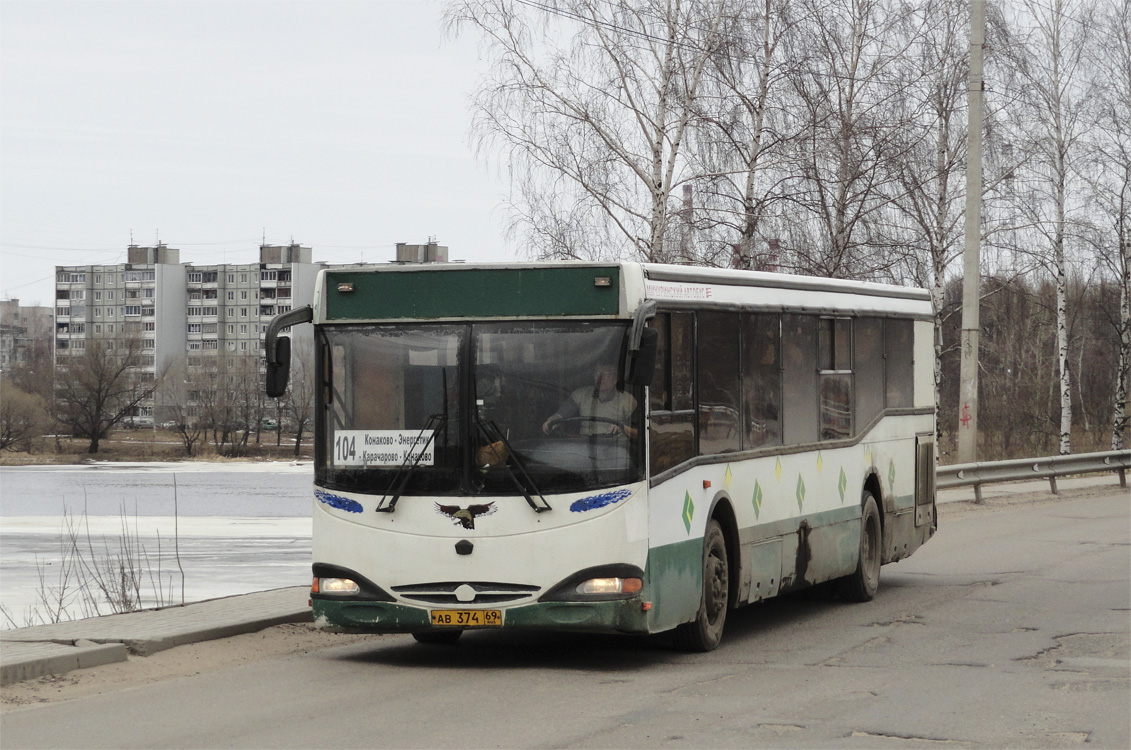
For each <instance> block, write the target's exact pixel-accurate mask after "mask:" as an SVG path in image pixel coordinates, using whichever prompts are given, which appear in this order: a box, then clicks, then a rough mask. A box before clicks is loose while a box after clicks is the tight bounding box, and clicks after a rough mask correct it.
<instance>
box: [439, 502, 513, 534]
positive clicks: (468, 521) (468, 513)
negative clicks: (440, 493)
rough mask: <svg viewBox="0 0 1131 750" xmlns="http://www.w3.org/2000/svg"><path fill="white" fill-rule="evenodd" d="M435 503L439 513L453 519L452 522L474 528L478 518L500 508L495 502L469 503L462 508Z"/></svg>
mask: <svg viewBox="0 0 1131 750" xmlns="http://www.w3.org/2000/svg"><path fill="white" fill-rule="evenodd" d="M435 505H436V512H437V513H441V514H443V515H445V516H447V517H448V518H450V519H452V524H454V525H455V526H463V527H464V528H465V529H474V528H475V519H476V518H479V517H480V516H489V515H491V514H492V513H494V512H495V511H497V510H498V508H497V507H496V506H495V504H494V503H493V502H492V503H487V504H486V505H469V506H467V507H466V508H461V507H459V506H458V505H440V504H439V503H436V504H435Z"/></svg>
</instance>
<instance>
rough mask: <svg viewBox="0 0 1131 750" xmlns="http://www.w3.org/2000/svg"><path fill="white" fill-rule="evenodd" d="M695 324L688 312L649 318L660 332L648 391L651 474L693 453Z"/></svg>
mask: <svg viewBox="0 0 1131 750" xmlns="http://www.w3.org/2000/svg"><path fill="white" fill-rule="evenodd" d="M694 324H695V318H694V316H693V315H692V314H691V313H660V314H659V315H657V316H656V317H655V319H654V320H653V322H652V325H653V326H654V327H655V328H656V329H657V330H658V331H659V332H660V341H659V346H658V350H657V352H656V374H655V377H654V378H653V380H652V384H651V391H652V392H651V393H650V395H649V402H650V406H651V415H650V420H649V429H650V441H649V445H650V446H651V447H650V465H651V473H652V474H653V475H655V474H659V473H660V472H663V471H666V470H667V469H670V468H672V467H673V466H678V465H679V464H681V463H683V462H684V461H687V460H688V459H690V458H692V457H694V456H695V410H694V409H695V407H694V404H695V394H694V391H693V387H694V382H693V380H692V374H693V372H694V369H693V367H692V365H693V359H692V357H693V354H694V350H693V349H692V346H693V344H694V333H695V327H694Z"/></svg>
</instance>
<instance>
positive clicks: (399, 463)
mask: <svg viewBox="0 0 1131 750" xmlns="http://www.w3.org/2000/svg"><path fill="white" fill-rule="evenodd" d="M626 331H627V326H626V324H625V323H620V322H617V323H609V322H546V321H519V322H505V323H472V324H437V325H421V324H398V325H365V326H358V325H353V326H337V327H331V326H327V327H324V328H322V329H321V333H320V347H319V360H320V363H321V367H320V372H321V373H322V384H321V387H320V388H319V389H318V393H319V395H318V402H319V403H318V406H319V409H318V415H319V419H321V420H325V422H324V423H323V425H322V427H323V428H324V429H323V430H322V431H321V434H322V435H323V436H325V439H324V440H323V441H322V444H321V445H319V446H318V451H317V457H316V479H317V481H318V483H319V484H320V485H322V486H326V487H330V488H337V489H343V490H349V491H355V492H365V493H372V494H378V493H380V494H384V493H388V492H396V493H398V494H400V495H403V496H411V495H494V496H498V495H515V494H526V495H530V494H541V495H548V494H552V493H554V494H556V493H568V492H583V491H588V490H591V489H597V488H602V487H609V486H614V485H619V484H625V483H628V482H634V481H639V480H640V479H641V478H642V476H643V465H642V464H643V458H642V457H643V452H642V448H641V445H640V442H641V435H642V433H643V430H642V421H641V420H642V414H641V408H640V403H641V402H642V400H643V399H642V393H640V392H639V391H640V389H639V388H635V387H630V388H627V389H626V388H625V387H624V384H623V383H620V382H619V378H618V373H619V372H620V363H621V362H622V361H623V360H622V358H623V349H624V344H625V334H626Z"/></svg>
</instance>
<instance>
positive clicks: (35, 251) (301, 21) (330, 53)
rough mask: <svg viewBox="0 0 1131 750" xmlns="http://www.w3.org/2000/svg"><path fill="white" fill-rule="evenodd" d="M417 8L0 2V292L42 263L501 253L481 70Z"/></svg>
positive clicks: (345, 0)
mask: <svg viewBox="0 0 1131 750" xmlns="http://www.w3.org/2000/svg"><path fill="white" fill-rule="evenodd" d="M440 13H441V4H440V3H439V2H435V1H428V0H360V1H353V0H321V1H312V0H218V1H217V0H117V1H114V2H109V1H105V0H80V1H79V2H62V1H55V0H0V296H2V297H3V298H4V299H13V298H14V299H19V300H20V304H23V305H33V304H41V305H47V306H51V305H53V298H54V269H55V266H57V265H88V264H111V263H122V262H125V260H126V247H127V245H129V244H130V242H131V241H132V242H134V243H136V244H139V245H153V244H155V243H156V242H158V241H160V242H163V243H165V244H166V245H168V246H169V247H174V248H179V249H180V251H181V256H180V259H181V262H193V263H199V264H211V263H254V262H257V261H258V247H259V245H260V244H261V243H262V242H263V241H264V240H266V242H267V244H285V243H289V242H292V241H293V242H297V243H299V244H302V245H306V246H309V247H312V248H313V249H314V252H313V256H314V260H315V261H326V262H329V263H352V262H358V261H365V262H381V261H387V260H392V259H393V258H394V257H395V245H396V243H397V242H407V243H414V244H415V243H424V242H427V241H428V240H429V238H435V239H436V241H437V242H439V243H440V244H441V245H447V246H448V247H449V257H450V259H452V260H465V261H468V262H495V261H507V260H513V259H515V257H516V254H515V251H514V249H513V248H512V247H510V246H509V245H507V243H506V242H504V220H505V215H504V213H503V210H502V206H503V202H504V199H505V196H506V192H507V185H506V180H505V167H504V165H502V164H501V163H499V162H498V161H495V160H491V159H489V158H485V157H482V156H477V155H476V154H475V152H474V149H473V148H472V146H471V145H470V140H469V128H470V122H471V114H470V106H469V102H470V96H471V94H472V93H473V91H474V88H475V86H476V83H477V81H478V80H479V77H480V76H481V75H482V74H483V72H484V71H485V69H486V62H485V61H484V60H483V59H482V58H481V56H480V54H479V47H478V42H477V40H476V39H475V38H473V37H471V36H468V37H465V38H459V39H452V38H450V36H448V35H446V34H445V33H444V32H443V30H442V29H441V23H440Z"/></svg>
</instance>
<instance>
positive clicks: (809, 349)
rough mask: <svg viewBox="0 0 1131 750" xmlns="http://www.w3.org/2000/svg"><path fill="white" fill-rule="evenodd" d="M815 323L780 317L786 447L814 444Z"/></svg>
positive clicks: (805, 318)
mask: <svg viewBox="0 0 1131 750" xmlns="http://www.w3.org/2000/svg"><path fill="white" fill-rule="evenodd" d="M817 321H818V318H817V316H815V315H783V316H782V382H783V383H784V385H785V388H784V393H783V399H784V404H783V405H782V411H783V417H784V420H783V422H782V433H783V440H784V442H785V444H786V445H797V444H798V443H814V442H816V441H817Z"/></svg>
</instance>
